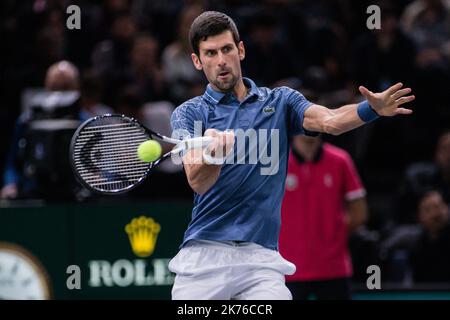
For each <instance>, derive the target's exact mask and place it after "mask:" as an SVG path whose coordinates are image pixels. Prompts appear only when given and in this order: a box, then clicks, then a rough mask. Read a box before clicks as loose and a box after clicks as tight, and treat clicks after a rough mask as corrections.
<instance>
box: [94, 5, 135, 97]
mask: <svg viewBox="0 0 450 320" xmlns="http://www.w3.org/2000/svg"><path fill="white" fill-rule="evenodd" d="M136 34H137V28H136V24H135V21H134V19H133V17H132V16H131V15H130V14H129V13H127V12H119V13H115V15H114V17H113V20H112V23H111V27H110V35H109V38H108V39H106V40H104V41H102V42H100V43H99V44H97V45H96V47H95V49H94V51H93V53H92V66H93V70H94V72H95V73H96V74H99V75H100V77H101V79H102V81H103V82H104V83H105V91H106V92H108V95H105V96H104V99H103V100H104V101H105V102H106V103H107V104H109V105H112V104H113V102H114V100H115V99H116V98H117V95H115V94H114V92H117V87H114V85H115V81H116V79H118V78H120V77H121V76H122V75H123V73H124V72H125V69H127V68H128V67H129V65H130V52H131V48H132V46H133V43H134V39H135V37H136Z"/></svg>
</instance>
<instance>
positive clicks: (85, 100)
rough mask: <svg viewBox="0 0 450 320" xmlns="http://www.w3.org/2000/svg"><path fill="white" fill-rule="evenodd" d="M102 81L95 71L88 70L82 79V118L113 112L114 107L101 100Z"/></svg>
mask: <svg viewBox="0 0 450 320" xmlns="http://www.w3.org/2000/svg"><path fill="white" fill-rule="evenodd" d="M102 90H103V87H102V82H101V81H100V79H99V77H98V76H97V75H95V74H94V72H93V71H91V70H87V71H85V72H84V73H83V77H82V79H81V90H80V92H81V112H82V113H83V114H82V115H81V118H82V119H88V118H90V117H93V116H97V115H103V114H107V113H113V109H112V108H110V107H108V106H107V105H105V104H103V103H102V102H101V97H102Z"/></svg>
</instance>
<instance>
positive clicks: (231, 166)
mask: <svg viewBox="0 0 450 320" xmlns="http://www.w3.org/2000/svg"><path fill="white" fill-rule="evenodd" d="M243 80H244V84H245V86H246V87H247V88H250V91H249V93H248V95H247V96H246V97H245V99H244V100H243V101H242V102H240V101H238V100H237V98H236V96H235V95H234V94H233V93H226V94H225V93H221V92H217V91H214V90H213V89H212V87H211V85H210V84H209V85H208V86H207V88H206V91H205V93H204V94H203V96H198V97H195V98H193V99H191V100H188V101H186V102H185V103H183V104H182V105H180V106H179V107H178V108H177V109H176V110H175V111H174V112H173V114H172V118H171V123H172V129H173V130H174V132H173V136H174V137H175V138H186V136H185V135H186V132H188V133H189V135H190V136H191V137H194V136H196V135H199V134H201V135H203V133H204V132H205V130H206V129H209V128H214V129H217V130H221V131H224V130H227V129H234V130H238V129H241V130H240V131H241V132H249V131H251V130H252V129H253V130H254V131H255V132H256V136H257V137H258V138H257V151H263V152H265V153H266V155H270V156H272V157H273V158H274V159H275V160H278V161H277V163H276V164H274V163H271V164H268V161H267V157H266V160H265V161H259V160H258V161H257V162H256V163H254V162H253V161H252V160H251V159H253V158H251V157H250V155H249V153H250V152H254V151H255V150H251V147H250V143H249V141H248V140H247V141H246V143H245V146H244V149H242V150H240V153H239V152H238V151H237V148H238V145H237V144H235V152H236V153H237V154H244V155H245V159H244V158H243V157H242V159H241V161H239V162H238V161H237V160H238V159H237V156H235V158H234V160H235V161H232V163H230V161H228V160H227V162H226V163H225V164H224V165H222V168H221V171H220V175H219V178H218V180H217V182H216V183H215V184H214V185H213V186H212V187H211V189H209V190H208V191H207V192H206V193H205V194H203V195H199V194H197V193H195V194H194V208H193V210H192V220H191V222H190V223H189V226H188V229H187V230H186V233H185V235H184V241H183V244H182V246H183V245H184V244H186V243H187V242H188V241H189V240H192V239H197V240H216V241H227V240H228V241H229V240H231V241H246V242H254V243H257V244H260V245H262V246H264V247H266V248H269V249H273V250H278V235H279V230H280V223H281V217H280V212H281V203H282V199H283V195H284V183H285V179H286V173H287V163H288V155H289V148H290V140H291V137H292V136H293V135H298V134H310V133H308V132H306V131H305V130H304V129H303V115H304V112H305V110H306V109H307V108H308V107H309V106H311V105H312V103H311V102H309V101H308V100H306V98H305V97H304V96H303V95H302V94H301V93H299V92H298V91H296V90H293V89H291V88H288V87H279V88H275V89H269V88H264V87H257V86H256V85H255V83H254V82H253V81H252V80H250V79H248V78H244V79H243ZM196 121H197V128H198V124H201V132H198V131H196V132H194V124H195V122H196ZM273 129H275V130H273ZM183 132H184V133H183ZM261 134H262V135H263V139H261ZM311 134H312V133H311ZM264 135H265V137H264ZM182 136H183V137H182ZM273 139H276V140H277V141H272V140H273ZM274 143H275V144H277V146H278V147H277V148H274V147H273V146H274V145H275V144H274ZM241 147H242V144H241ZM242 152H243V153H242ZM272 152H277V155H276V156H275V154H273V153H272ZM260 154H262V153H260ZM258 157H259V154H258ZM258 159H259V158H258ZM244 160H245V161H244Z"/></svg>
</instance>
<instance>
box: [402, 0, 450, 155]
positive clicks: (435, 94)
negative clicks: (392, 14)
mask: <svg viewBox="0 0 450 320" xmlns="http://www.w3.org/2000/svg"><path fill="white" fill-rule="evenodd" d="M401 24H402V27H403V29H404V31H405V32H406V33H407V34H408V35H409V36H410V37H411V38H412V39H413V41H414V43H415V45H416V48H417V49H416V51H417V54H416V55H415V70H414V73H413V74H412V75H413V77H414V80H415V83H414V87H417V88H418V89H419V91H417V97H418V98H419V99H418V100H417V102H416V103H417V104H418V105H419V106H422V108H416V109H417V112H416V117H417V118H418V119H420V122H418V123H417V125H415V126H414V129H415V130H414V131H413V133H414V132H421V131H423V130H427V132H428V135H427V136H428V137H429V136H431V137H433V138H434V137H436V136H437V134H438V133H439V126H446V125H447V124H448V123H449V121H450V111H449V107H448V102H449V101H450V91H449V90H448V83H450V1H449V0H415V1H413V2H412V3H410V4H409V5H408V6H407V7H406V8H405V10H404V13H403V16H402V17H401ZM436 114H439V115H440V117H438V119H436V117H435V115H436ZM418 138H420V136H419V137H418ZM420 142H421V143H422V144H424V145H425V144H426V139H425V138H423V137H422V140H421V141H420ZM427 152H429V151H428V150H427Z"/></svg>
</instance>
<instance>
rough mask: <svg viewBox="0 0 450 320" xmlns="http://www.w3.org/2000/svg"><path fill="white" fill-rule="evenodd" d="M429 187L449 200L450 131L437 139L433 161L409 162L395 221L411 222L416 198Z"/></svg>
mask: <svg viewBox="0 0 450 320" xmlns="http://www.w3.org/2000/svg"><path fill="white" fill-rule="evenodd" d="M430 188H434V189H439V190H442V195H443V197H444V200H445V201H447V202H449V201H450V131H445V132H444V133H443V134H442V135H441V136H440V137H439V139H438V141H437V144H436V149H435V154H434V161H433V162H419V163H414V164H411V165H410V166H409V167H408V168H407V169H406V172H405V176H404V178H403V181H402V183H401V186H400V191H399V196H398V199H397V209H396V212H397V215H396V222H397V223H403V224H404V223H413V222H414V221H415V218H414V216H415V214H414V213H415V207H414V204H415V203H417V200H418V198H419V197H420V196H421V195H422V194H423V193H424V191H425V190H428V189H430Z"/></svg>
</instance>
